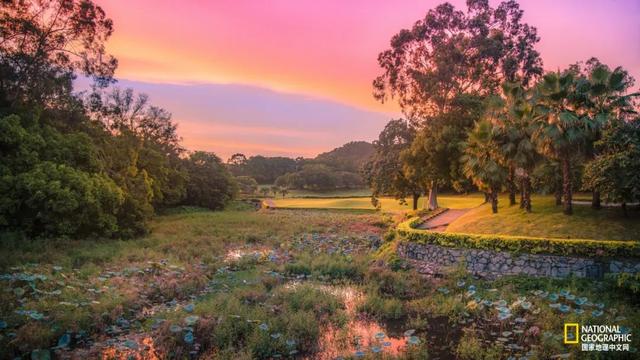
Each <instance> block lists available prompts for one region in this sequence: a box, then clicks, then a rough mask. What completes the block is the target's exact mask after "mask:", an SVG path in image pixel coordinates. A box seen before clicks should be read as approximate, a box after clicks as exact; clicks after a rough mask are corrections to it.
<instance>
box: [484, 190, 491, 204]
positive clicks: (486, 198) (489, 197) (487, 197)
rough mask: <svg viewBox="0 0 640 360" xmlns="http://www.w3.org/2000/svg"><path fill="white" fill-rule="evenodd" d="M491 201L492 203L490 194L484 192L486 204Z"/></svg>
mask: <svg viewBox="0 0 640 360" xmlns="http://www.w3.org/2000/svg"><path fill="white" fill-rule="evenodd" d="M489 201H491V194H489V193H488V192H486V191H485V192H484V202H485V204H486V203H488V202H489Z"/></svg>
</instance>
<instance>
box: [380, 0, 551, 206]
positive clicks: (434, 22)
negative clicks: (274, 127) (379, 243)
mask: <svg viewBox="0 0 640 360" xmlns="http://www.w3.org/2000/svg"><path fill="white" fill-rule="evenodd" d="M521 20H522V10H520V8H519V5H518V4H517V3H516V2H514V1H507V2H502V3H500V4H499V5H498V6H497V7H496V8H491V7H490V6H489V4H488V1H486V0H469V1H467V11H466V12H463V11H459V10H456V9H455V8H454V7H453V6H452V5H451V4H449V3H444V4H441V5H439V6H437V7H436V8H435V9H432V10H430V11H429V12H428V13H427V15H426V16H425V18H424V19H423V20H419V21H417V22H416V23H415V24H414V26H413V28H411V29H409V30H407V29H405V30H401V31H400V32H399V33H398V34H396V35H395V36H394V37H393V38H392V39H391V48H390V49H388V50H385V51H383V52H382V53H380V54H379V56H378V63H379V65H380V67H381V68H382V69H383V73H382V75H380V76H378V77H377V78H376V79H375V80H374V82H373V87H374V96H375V97H376V99H378V100H380V101H382V102H384V101H386V100H387V99H389V98H395V99H397V100H398V102H399V104H400V107H401V108H402V111H403V113H404V114H405V116H406V117H407V118H408V119H409V120H410V121H412V122H413V123H414V124H415V125H417V126H421V125H425V124H428V123H429V122H431V121H433V120H434V119H440V120H443V119H445V118H446V114H447V113H449V112H451V111H452V110H453V109H454V108H455V107H456V106H457V104H456V103H457V102H459V101H460V99H465V98H466V97H468V96H471V97H482V96H486V95H489V94H491V93H495V92H496V91H497V90H498V86H499V84H500V83H501V82H502V81H504V80H509V81H515V80H516V79H520V81H522V83H523V84H527V83H529V82H530V80H532V79H533V78H535V77H536V76H538V75H539V74H541V73H542V61H541V60H540V56H539V54H538V52H537V51H536V50H535V49H534V45H535V43H537V42H538V41H539V38H538V36H537V33H536V29H535V28H534V27H531V26H529V25H528V24H526V23H522V22H521ZM476 119H477V118H476ZM476 119H474V120H476ZM435 130H436V131H434V129H430V130H428V133H436V132H438V131H440V130H442V132H440V134H442V135H445V134H447V130H448V129H447V127H446V125H442V124H441V125H439V126H438V127H436V129H435ZM467 130H468V129H464V131H462V133H463V134H465V133H466V132H467ZM442 137H444V138H446V136H442ZM423 138H425V139H426V138H428V137H427V136H425V137H423ZM448 143H451V141H449V142H448ZM457 143H458V142H455V144H457ZM455 155H458V156H457V157H456V158H455V159H453V158H452V161H455V162H457V161H458V159H459V155H460V154H459V153H458V154H455ZM429 172H431V171H429ZM455 173H459V171H458V170H457V169H448V171H446V172H442V173H440V174H438V175H439V178H448V177H449V176H450V175H452V174H455ZM433 184H434V185H435V184H437V182H435V181H434V182H433ZM430 192H431V195H432V196H431V197H433V198H434V199H435V194H436V193H437V188H434V189H431V191H430Z"/></svg>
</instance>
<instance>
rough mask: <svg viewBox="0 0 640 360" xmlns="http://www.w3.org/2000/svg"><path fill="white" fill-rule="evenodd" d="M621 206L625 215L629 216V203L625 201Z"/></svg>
mask: <svg viewBox="0 0 640 360" xmlns="http://www.w3.org/2000/svg"><path fill="white" fill-rule="evenodd" d="M620 207H621V208H622V213H623V214H624V217H629V213H628V212H627V203H626V202H624V201H623V202H622V205H620Z"/></svg>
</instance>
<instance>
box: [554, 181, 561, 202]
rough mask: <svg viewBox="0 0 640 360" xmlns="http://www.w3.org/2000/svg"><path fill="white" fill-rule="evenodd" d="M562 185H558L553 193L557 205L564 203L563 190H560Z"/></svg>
mask: <svg viewBox="0 0 640 360" xmlns="http://www.w3.org/2000/svg"><path fill="white" fill-rule="evenodd" d="M560 190H561V189H560V186H557V187H556V191H555V192H554V193H553V195H554V196H555V197H556V206H560V205H562V191H560Z"/></svg>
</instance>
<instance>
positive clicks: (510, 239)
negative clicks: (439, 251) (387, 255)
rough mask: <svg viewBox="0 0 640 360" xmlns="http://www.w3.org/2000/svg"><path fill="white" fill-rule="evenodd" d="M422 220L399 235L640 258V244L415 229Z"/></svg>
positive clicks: (473, 245)
mask: <svg viewBox="0 0 640 360" xmlns="http://www.w3.org/2000/svg"><path fill="white" fill-rule="evenodd" d="M421 221H422V219H420V218H419V217H415V218H411V219H409V220H407V221H405V222H403V223H400V224H399V225H398V229H397V230H398V233H399V234H400V235H402V236H404V237H405V238H406V239H407V240H409V241H413V242H416V243H421V244H433V245H440V246H446V247H457V248H469V249H483V250H496V251H510V252H515V253H530V254H552V255H574V256H582V257H632V258H639V257H640V242H638V241H614V240H591V239H560V238H539V237H527V236H509V235H494V234H486V235H485V234H482V235H481V234H465V233H446V232H433V231H428V230H421V229H415V227H416V226H417V225H418V224H420V223H421Z"/></svg>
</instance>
